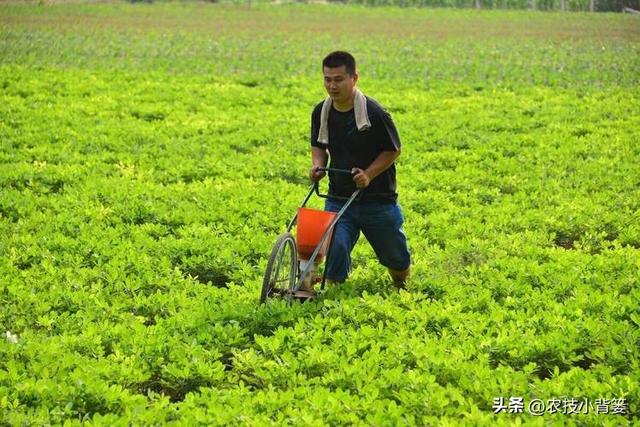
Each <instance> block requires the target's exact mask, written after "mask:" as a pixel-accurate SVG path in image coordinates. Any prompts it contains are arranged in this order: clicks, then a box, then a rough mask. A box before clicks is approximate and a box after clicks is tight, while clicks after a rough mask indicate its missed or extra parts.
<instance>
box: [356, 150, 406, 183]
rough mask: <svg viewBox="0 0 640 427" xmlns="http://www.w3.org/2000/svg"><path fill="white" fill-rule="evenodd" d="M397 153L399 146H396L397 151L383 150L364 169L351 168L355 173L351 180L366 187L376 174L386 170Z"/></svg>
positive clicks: (398, 152)
mask: <svg viewBox="0 0 640 427" xmlns="http://www.w3.org/2000/svg"><path fill="white" fill-rule="evenodd" d="M399 155H400V147H398V150H397V151H383V152H382V153H380V154H379V155H378V157H376V159H375V160H374V161H373V163H371V164H370V165H369V167H368V168H366V169H365V170H362V169H359V168H353V170H352V172H353V173H355V175H354V176H353V180H354V181H355V182H356V187H358V188H365V187H367V186H368V185H369V183H370V182H371V181H373V180H374V179H375V177H376V176H378V175H380V174H381V173H382V172H384V171H385V170H387V169H388V168H389V166H391V165H392V164H393V162H394V161H395V160H396V159H397V158H398V156H399Z"/></svg>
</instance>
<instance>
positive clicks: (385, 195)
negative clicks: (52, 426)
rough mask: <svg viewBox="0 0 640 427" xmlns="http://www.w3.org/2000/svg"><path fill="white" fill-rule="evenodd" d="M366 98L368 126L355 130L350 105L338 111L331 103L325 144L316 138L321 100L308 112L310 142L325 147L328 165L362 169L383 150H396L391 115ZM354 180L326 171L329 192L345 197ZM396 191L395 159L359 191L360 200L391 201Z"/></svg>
mask: <svg viewBox="0 0 640 427" xmlns="http://www.w3.org/2000/svg"><path fill="white" fill-rule="evenodd" d="M366 98H367V114H368V116H369V121H370V122H371V127H370V128H369V129H367V130H363V131H359V130H358V128H357V126H356V118H355V112H354V110H353V109H351V110H350V111H347V112H340V111H338V110H336V109H335V108H333V106H332V107H331V111H330V113H329V123H328V127H329V146H328V147H327V145H325V144H322V143H320V142H318V134H319V132H320V112H321V111H322V104H323V102H324V101H323V102H321V103H319V104H318V105H316V107H315V108H314V109H313V113H312V114H311V145H312V146H314V147H318V148H322V149H327V148H328V149H329V158H330V160H331V164H330V167H331V168H336V169H351V168H354V167H355V168H360V169H366V168H367V167H369V165H371V163H373V161H374V160H375V159H376V158H377V157H378V155H379V154H380V153H382V152H383V151H398V150H399V149H400V137H399V136H398V131H397V130H396V127H395V125H394V124H393V120H392V119H391V115H389V113H388V112H387V111H386V110H385V109H384V108H383V107H382V106H381V105H380V104H378V103H377V102H376V101H375V100H373V99H371V98H369V97H366ZM355 190H356V184H355V182H354V181H353V179H352V177H351V176H349V175H347V174H341V173H329V195H333V196H340V197H349V196H351V194H352V193H353V192H354V191H355ZM397 198H398V194H397V193H396V166H395V163H394V164H392V165H391V166H389V168H388V169H387V170H385V171H383V172H382V173H381V174H380V175H378V176H377V177H375V179H373V180H372V181H371V182H370V183H369V186H368V187H367V188H366V189H365V190H364V191H363V195H362V198H361V200H363V201H380V202H394V201H396V200H397Z"/></svg>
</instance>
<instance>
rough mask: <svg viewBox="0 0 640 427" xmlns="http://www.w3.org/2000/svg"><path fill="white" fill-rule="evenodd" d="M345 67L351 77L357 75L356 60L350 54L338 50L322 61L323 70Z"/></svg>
mask: <svg viewBox="0 0 640 427" xmlns="http://www.w3.org/2000/svg"><path fill="white" fill-rule="evenodd" d="M343 65H344V66H345V68H346V70H347V74H349V75H350V76H353V75H354V74H355V73H356V59H355V58H354V57H353V55H351V54H350V53H349V52H344V51H341V50H337V51H335V52H331V53H330V54H329V55H327V56H326V57H325V58H324V59H323V60H322V68H324V67H327V68H338V67H341V66H343Z"/></svg>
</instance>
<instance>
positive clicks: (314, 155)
mask: <svg viewBox="0 0 640 427" xmlns="http://www.w3.org/2000/svg"><path fill="white" fill-rule="evenodd" d="M327 160H329V153H327V150H326V149H322V148H319V147H313V146H312V147H311V163H312V165H313V166H312V167H311V170H310V171H309V179H311V181H313V182H318V181H320V180H321V179H322V178H323V177H324V176H325V175H326V173H325V172H318V168H324V167H326V166H327Z"/></svg>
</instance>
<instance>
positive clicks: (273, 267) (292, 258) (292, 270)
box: [260, 233, 298, 303]
mask: <svg viewBox="0 0 640 427" xmlns="http://www.w3.org/2000/svg"><path fill="white" fill-rule="evenodd" d="M297 278H298V253H297V249H296V241H295V239H294V238H293V236H292V235H291V233H282V234H281V235H280V236H279V237H278V240H276V243H275V245H273V250H272V251H271V255H270V256H269V262H268V263H267V269H266V271H265V272H264V280H263V282H262V293H261V295H260V303H264V302H265V301H266V300H267V298H273V297H274V296H289V297H290V296H291V294H292V292H293V288H294V287H295V284H296V280H297Z"/></svg>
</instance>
